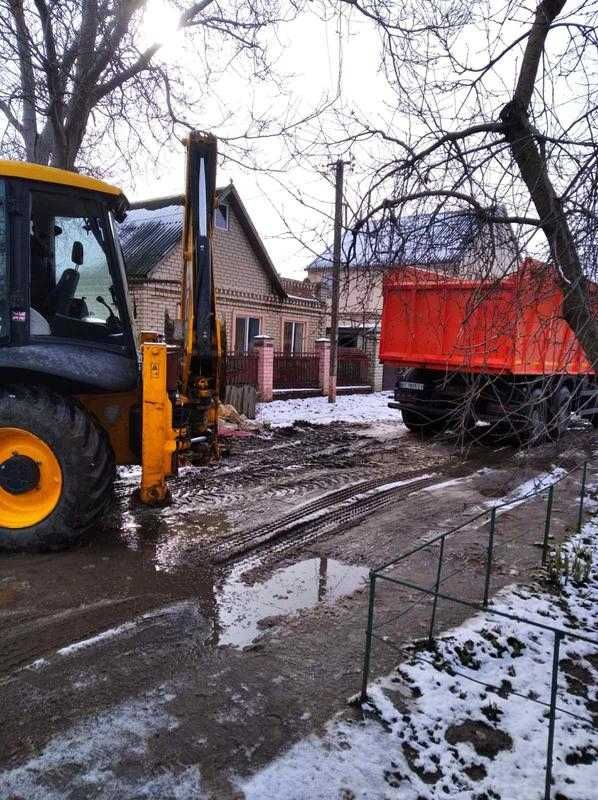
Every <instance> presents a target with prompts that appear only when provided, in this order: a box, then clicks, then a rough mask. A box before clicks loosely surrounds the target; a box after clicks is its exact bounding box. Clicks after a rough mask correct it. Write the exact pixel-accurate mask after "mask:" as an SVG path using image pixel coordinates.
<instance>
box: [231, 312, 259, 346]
mask: <svg viewBox="0 0 598 800" xmlns="http://www.w3.org/2000/svg"><path fill="white" fill-rule="evenodd" d="M252 319H254V320H256V321H257V327H258V332H257V333H256V334H255V335H256V336H259V335H260V334H261V332H262V322H263V320H262V318H261V317H260V316H253V315H251V314H249V313H240V314H236V313H235V315H234V317H233V333H234V344H233V348H234V352H235V353H249V321H250V320H252ZM238 320H244V321H245V326H244V327H245V330H244V334H243V349H241V350H240V349H239V348H238V346H237V321H238ZM254 338H255V337H254Z"/></svg>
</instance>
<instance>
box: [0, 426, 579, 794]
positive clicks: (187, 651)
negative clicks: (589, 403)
mask: <svg viewBox="0 0 598 800" xmlns="http://www.w3.org/2000/svg"><path fill="white" fill-rule="evenodd" d="M592 448H593V441H592V439H591V435H589V434H587V433H586V432H583V431H580V432H573V433H571V434H570V435H569V437H568V438H567V439H566V440H565V442H564V444H563V445H562V446H561V451H560V452H558V451H557V449H556V448H555V446H553V445H546V446H544V447H542V448H537V449H536V450H535V451H534V452H533V453H530V454H520V453H517V452H516V451H515V450H513V449H508V448H503V449H501V450H500V451H499V452H493V451H489V450H484V449H478V450H476V451H472V452H470V453H468V454H467V456H466V457H462V456H460V455H459V454H458V453H457V452H456V451H455V448H454V446H453V443H452V442H451V441H449V440H446V441H436V442H429V441H427V442H425V441H424V442H422V441H418V440H417V438H415V437H413V436H411V435H406V434H405V433H404V431H403V429H402V428H398V429H393V427H392V426H388V425H385V426H380V428H379V430H378V432H375V431H374V432H373V431H372V430H371V429H370V428H368V427H367V426H364V427H360V426H346V425H331V426H327V427H323V428H311V427H301V426H298V427H295V428H293V429H290V430H285V431H277V432H272V433H269V434H267V435H265V436H256V437H253V438H248V439H243V440H242V441H241V440H239V441H233V443H232V445H231V454H230V455H229V456H228V457H227V458H226V459H225V460H223V461H222V462H221V463H220V464H219V465H215V466H210V467H206V468H202V469H188V470H186V471H185V472H184V473H183V474H182V476H181V478H180V480H179V481H178V483H176V484H174V485H173V495H174V503H173V505H172V506H170V507H168V508H165V509H158V510H156V509H144V508H138V507H134V506H132V505H131V502H130V495H131V492H132V489H133V488H134V486H135V483H136V481H137V480H138V475H137V474H136V472H135V471H133V470H129V471H125V472H124V473H123V476H122V478H121V479H120V481H119V484H118V486H117V493H116V497H115V501H114V508H113V510H112V513H111V515H110V517H109V518H107V519H106V520H105V523H104V525H103V527H102V528H101V529H98V530H97V531H94V532H93V535H92V536H90V537H88V538H87V539H86V540H85V541H83V542H81V544H80V545H79V546H78V547H76V548H73V549H71V550H69V551H65V552H62V553H53V554H44V555H38V556H31V555H27V556H21V555H16V556H2V557H1V558H0V634H1V637H2V648H1V649H0V703H1V704H2V708H3V720H4V724H3V729H2V737H1V739H0V765H1V767H2V769H3V770H4V772H3V774H4V776H5V777H6V776H10V780H11V781H12V783H11V784H6V785H10V786H11V787H13V789H12V790H13V792H14V794H19V793H21V794H22V795H23V796H27V797H28V798H31V799H32V800H34V798H37V797H39V798H45V797H49V796H50V788H51V790H52V792H54V793H55V794H54V795H51V796H57V797H63V796H67V792H68V796H69V797H88V796H94V797H112V796H119V797H123V798H126V797H131V798H133V797H139V796H144V797H160V798H161V799H162V798H169V797H175V790H174V788H173V787H175V786H178V787H179V788H178V789H177V791H179V792H183V789H181V787H184V786H185V785H186V783H185V782H186V781H191V784H190V785H193V786H194V787H196V786H197V785H198V783H197V781H199V782H200V784H201V788H202V790H203V792H204V793H205V795H206V796H207V797H210V798H216V799H217V800H220V799H221V798H222V800H227V798H233V797H238V796H239V795H238V789H237V779H236V776H243V775H247V774H249V773H251V772H253V771H255V770H256V769H258V768H259V767H260V766H263V765H265V764H267V763H268V762H269V761H270V760H271V759H273V758H275V757H276V756H277V755H279V754H281V753H282V752H283V751H284V750H285V749H287V748H288V747H289V746H290V745H291V744H293V743H294V742H296V741H297V740H299V739H300V738H302V737H304V736H306V735H308V734H310V733H312V732H314V731H317V730H318V729H319V728H320V727H321V726H322V725H323V724H324V723H325V722H326V721H327V720H328V719H329V718H330V717H331V716H332V715H333V714H334V713H336V712H338V711H340V710H343V709H346V705H345V702H346V699H347V698H348V697H349V696H350V695H352V694H354V693H355V692H356V691H357V690H358V688H359V684H360V671H361V663H362V656H363V645H364V632H365V621H366V617H367V583H366V581H367V576H368V572H369V570H370V569H371V568H373V567H375V566H377V565H379V564H381V563H384V562H386V561H388V560H390V559H393V558H396V556H397V554H398V553H399V552H405V550H406V549H408V548H410V547H412V546H414V545H416V544H419V543H421V542H422V541H425V540H427V539H428V538H429V537H430V536H431V535H432V534H433V533H435V532H437V531H440V530H448V529H449V528H450V527H452V526H453V525H455V524H457V523H458V522H459V521H461V520H464V519H466V518H467V517H469V516H472V515H473V513H474V512H475V511H476V509H478V508H480V507H482V506H483V504H487V503H488V502H491V501H492V499H493V498H498V497H500V496H502V495H504V494H505V493H508V492H509V491H511V490H513V489H514V488H515V487H516V486H518V485H520V484H521V483H522V482H523V481H525V480H527V479H528V478H530V477H531V476H533V475H536V474H538V473H539V472H543V471H546V470H547V469H550V467H551V466H552V465H559V464H565V465H571V464H572V463H575V462H578V461H581V460H582V458H583V457H584V456H585V455H586V454H587V453H588V452H591V451H592ZM414 470H426V471H427V472H430V473H434V474H435V475H437V478H438V486H439V488H438V489H437V488H435V486H431V487H428V488H426V489H424V490H422V491H417V492H414V493H413V495H410V496H408V497H406V498H405V499H403V500H401V501H400V502H397V503H396V504H394V505H390V506H387V507H385V508H384V509H383V510H382V511H381V512H380V513H377V514H376V515H374V516H372V517H370V518H368V519H367V520H365V521H360V522H359V523H358V525H357V526H355V527H351V526H350V525H347V526H345V528H344V529H341V530H336V531H334V532H333V533H332V534H328V535H326V536H325V537H323V538H319V539H316V540H315V541H313V542H311V543H310V544H309V545H308V546H307V547H303V548H299V549H293V547H292V546H291V545H289V547H287V548H286V549H284V550H283V551H278V552H276V553H269V554H268V553H267V552H266V553H264V554H263V555H262V557H261V558H259V559H257V560H256V559H255V558H254V557H253V558H252V560H251V562H249V561H248V562H247V563H244V562H243V561H239V562H236V563H235V564H234V565H232V566H229V567H227V566H224V567H215V566H214V565H213V564H212V563H210V561H209V558H208V554H209V553H213V552H214V548H215V546H216V549H217V545H218V542H219V541H223V540H225V539H226V537H227V536H229V535H231V534H232V533H235V532H237V531H239V530H247V529H251V528H253V527H256V526H257V525H259V524H262V523H263V522H269V521H271V520H272V519H275V518H278V517H282V516H284V515H285V514H288V513H289V512H290V511H292V510H295V509H296V508H297V507H298V506H299V505H300V504H303V503H307V502H309V501H311V500H313V499H315V498H317V497H318V496H320V495H321V494H322V493H324V492H327V491H330V490H331V489H336V488H339V487H343V486H345V485H348V484H350V483H353V482H359V481H363V480H364V479H366V478H367V479H369V478H372V477H376V476H384V475H387V474H388V475H391V474H392V475H396V474H400V473H401V472H404V473H405V474H409V473H411V472H413V471H414ZM455 476H457V477H455ZM576 491H577V478H571V479H567V480H565V481H563V482H562V483H561V484H559V488H558V489H557V491H556V492H555V501H554V519H553V525H552V533H553V534H554V537H555V539H554V541H555V542H558V541H561V540H562V539H563V538H564V537H566V536H568V535H569V534H570V533H571V532H572V530H573V529H574V527H575V524H576V507H575V503H574V498H575V496H576ZM544 510H545V506H544V502H543V501H542V500H533V501H530V502H529V503H527V504H525V505H519V506H516V507H513V508H512V509H507V510H506V511H505V512H504V513H503V514H502V515H501V516H500V517H499V519H498V525H497V531H496V538H495V545H496V549H495V555H494V569H493V573H492V581H491V586H490V590H491V592H495V591H497V590H498V589H499V588H500V587H502V586H504V585H506V584H507V583H510V582H513V581H525V580H526V579H528V578H529V576H530V575H531V574H532V571H533V570H536V569H537V568H538V565H539V561H540V551H539V550H538V548H537V547H534V541H537V539H538V531H541V530H543V520H544ZM487 539H488V527H487V525H483V524H481V525H480V526H478V527H473V526H472V527H471V528H470V529H468V528H465V529H464V530H463V532H462V534H461V535H460V536H459V537H458V539H457V538H455V539H454V540H453V541H451V543H450V545H449V544H448V540H447V547H446V550H445V554H444V556H445V570H446V571H445V572H444V573H443V575H444V578H446V579H447V581H448V582H447V586H450V590H451V593H454V594H458V595H459V596H463V597H465V598H467V597H469V598H473V597H474V596H475V597H479V596H480V592H481V591H483V578H484V567H485V564H486V556H487V550H486V546H487ZM437 558H438V547H430V548H427V549H424V550H422V551H421V552H420V553H419V555H418V557H417V558H416V559H413V560H411V561H410V563H409V565H408V567H407V566H406V567H405V568H404V571H403V572H401V569H398V570H397V571H396V572H395V573H394V574H395V575H396V576H400V575H401V574H403V575H406V574H408V575H409V576H410V579H411V580H412V581H414V582H418V583H422V584H424V585H426V584H429V582H430V580H432V581H433V579H434V576H435V570H436V565H437ZM380 583H382V585H381V586H380V587H379V591H378V601H377V606H376V614H377V624H378V625H379V626H380V627H379V629H378V632H379V633H380V635H381V636H383V635H385V634H386V633H388V634H392V638H393V640H398V641H405V642H406V641H407V640H409V639H412V638H414V637H418V636H423V635H426V634H427V631H428V626H429V615H430V606H429V604H428V603H421V602H417V603H415V601H416V600H417V598H416V596H415V594H414V593H413V592H411V591H410V590H408V589H400V590H397V588H396V587H395V586H392V585H390V584H386V585H384V584H383V582H380ZM414 603H415V605H414ZM408 605H414V607H413V609H412V611H411V612H410V613H409V614H407V615H406V616H402V617H401V618H400V620H398V619H397V617H398V615H399V614H403V612H404V611H405V608H406V607H407V606H408ZM465 614H466V612H465V611H464V609H463V608H462V607H457V606H456V605H455V604H452V603H448V602H447V603H440V604H439V607H438V610H437V617H436V628H437V630H440V629H442V628H444V627H446V626H449V625H452V624H455V623H457V622H459V621H461V620H462V619H463V618H464V616H465ZM397 658H398V656H397V654H396V653H395V652H394V651H392V650H390V648H384V647H383V645H382V644H380V645H379V644H377V645H376V647H375V651H374V653H373V661H372V668H373V673H372V674H373V676H375V675H378V674H386V673H388V672H389V671H390V670H391V668H392V667H393V666H394V665H395V663H396V661H397ZM571 677H577V676H573V675H572V676H571ZM351 713H357V712H351ZM480 724H487V723H480ZM65 753H68V757H66V755H65ZM197 769H198V772H199V775H200V776H201V779H199V778H197V781H196V782H195V783H193V780H195V779H194V777H193V776H194V775H195V772H194V770H197ZM19 770H21V771H19ZM395 778H396V780H399V776H395ZM6 780H8V778H7V779H6ZM1 781H2V774H0V786H2V783H1ZM148 787H149V788H148ZM152 792H153V793H152ZM0 796H2V793H1V791H0ZM176 796H179V797H187V796H189V797H191V796H193V797H195V796H198V792H197V791H196V789H193V791H192V792H191V791H190V792H189V794H188V795H186V794H184V793H183V794H179V795H176Z"/></svg>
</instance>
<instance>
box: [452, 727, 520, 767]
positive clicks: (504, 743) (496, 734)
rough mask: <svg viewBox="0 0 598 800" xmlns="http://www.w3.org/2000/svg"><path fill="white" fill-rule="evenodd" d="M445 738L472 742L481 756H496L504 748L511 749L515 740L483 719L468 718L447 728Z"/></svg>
mask: <svg viewBox="0 0 598 800" xmlns="http://www.w3.org/2000/svg"><path fill="white" fill-rule="evenodd" d="M445 739H446V740H447V742H448V743H449V744H462V743H463V742H467V743H468V744H470V745H471V746H472V747H473V749H474V750H475V751H476V753H477V754H478V755H479V756H484V758H496V756H497V755H498V754H499V753H500V752H501V751H502V750H510V749H511V748H512V747H513V740H512V739H511V737H510V736H509V734H508V733H505V732H504V731H501V730H500V728H495V727H492V726H491V725H489V724H488V723H487V722H484V721H483V720H479V719H476V720H467V721H466V722H462V723H460V724H459V725H451V726H450V728H447V730H446V734H445Z"/></svg>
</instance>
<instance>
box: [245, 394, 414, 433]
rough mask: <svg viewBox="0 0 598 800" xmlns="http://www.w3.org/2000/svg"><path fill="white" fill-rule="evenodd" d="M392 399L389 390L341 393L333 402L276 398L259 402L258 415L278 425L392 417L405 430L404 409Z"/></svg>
mask: <svg viewBox="0 0 598 800" xmlns="http://www.w3.org/2000/svg"><path fill="white" fill-rule="evenodd" d="M390 399H391V397H390V395H389V393H388V392H372V393H371V394H347V395H339V396H338V397H337V398H336V403H329V402H328V398H327V397H306V398H303V399H291V400H274V401H273V402H272V403H258V405H257V412H256V419H257V421H258V422H262V423H269V424H270V425H271V426H272V427H274V428H284V427H289V426H290V425H293V424H294V423H295V422H300V421H303V422H309V423H310V424H312V425H330V424H331V423H332V422H348V423H353V424H356V423H370V422H385V421H390V422H395V423H396V425H397V433H400V432H404V431H405V430H406V428H405V426H404V425H403V423H402V421H401V414H400V412H399V411H397V410H396V409H392V408H389V407H388V401H389V400H390Z"/></svg>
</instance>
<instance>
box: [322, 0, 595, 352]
mask: <svg viewBox="0 0 598 800" xmlns="http://www.w3.org/2000/svg"><path fill="white" fill-rule="evenodd" d="M345 6H346V8H347V9H351V12H352V13H354V10H355V9H357V10H358V12H359V13H360V14H361V15H363V16H364V17H366V18H368V19H369V20H371V22H372V23H373V24H374V25H375V26H376V27H377V29H378V30H379V32H380V36H381V41H382V48H383V65H384V71H385V76H386V79H387V81H388V84H389V87H390V88H391V90H392V92H393V96H394V108H393V115H392V117H391V119H392V125H386V124H376V125H373V124H372V123H371V121H370V120H368V119H365V120H363V119H359V117H358V116H357V115H356V114H354V113H353V114H351V115H350V116H347V117H346V118H345V122H344V134H343V135H340V136H338V137H337V138H336V141H335V145H336V149H337V152H339V148H343V147H344V148H345V151H346V150H348V149H353V151H354V152H355V149H356V148H358V147H364V146H365V145H367V144H368V143H373V142H374V143H382V144H383V145H384V149H383V151H382V152H383V153H384V155H383V156H381V157H380V156H377V160H376V162H375V163H374V164H373V165H372V170H371V176H372V177H371V179H370V181H369V185H368V186H367V190H366V191H365V192H364V194H363V197H362V202H361V206H360V207H359V208H358V209H357V211H356V222H355V224H354V229H355V230H356V231H367V230H368V229H369V227H370V226H372V225H373V227H375V228H376V229H377V230H379V231H383V230H385V226H386V224H387V223H388V222H391V223H393V224H394V223H396V222H397V221H398V222H399V223H400V220H401V218H402V217H404V216H407V215H409V216H411V215H413V214H414V213H416V214H419V213H422V212H425V213H426V214H427V215H428V216H427V218H428V219H429V220H431V221H432V222H433V221H434V219H435V217H436V215H437V214H439V213H441V212H444V211H446V210H454V209H455V208H462V209H463V208H466V209H469V210H470V211H472V212H474V213H475V215H476V216H477V218H478V219H479V220H480V221H481V222H483V223H486V224H488V225H489V226H492V225H499V226H501V225H508V226H512V227H513V230H514V235H515V236H516V238H517V240H518V242H519V243H520V245H521V246H522V247H523V248H527V249H528V250H530V251H531V252H535V253H536V254H539V255H541V256H544V257H545V258H546V259H547V260H550V261H551V263H552V264H553V265H554V266H555V267H556V270H557V274H558V281H559V285H560V288H561V289H562V291H563V293H564V298H565V300H564V307H563V314H564V317H565V319H566V320H567V322H568V323H569V325H570V326H571V328H572V329H573V330H574V331H575V333H576V335H577V337H578V338H579V341H580V342H581V344H582V346H583V348H584V350H585V352H586V354H587V356H588V359H589V361H590V363H591V364H592V365H593V366H594V367H595V368H598V318H597V316H596V310H595V307H594V309H592V302H591V296H590V295H591V286H590V284H589V282H588V281H589V279H591V278H596V276H597V272H598V270H597V259H596V252H597V251H596V245H597V244H598V242H597V238H598V237H597V233H598V224H597V222H598V219H597V216H596V198H597V188H598V182H597V179H596V178H597V170H596V165H597V158H598V143H597V141H596V139H595V129H596V122H597V109H598V102H597V101H598V85H597V84H596V81H595V69H596V56H595V54H596V48H597V46H598V31H597V23H598V4H597V3H596V2H582V1H581V0H542V2H540V3H537V4H535V7H533V8H531V9H530V8H529V7H528V6H526V5H524V4H522V3H520V2H514V0H506V2H496V1H495V0H473V1H472V0H434V2H430V3H421V2H417V1H414V2H406V3H401V4H395V3H391V2H388V0H345ZM380 150H381V148H379V149H378V152H380ZM542 234H543V236H542ZM481 263H482V259H480V264H481Z"/></svg>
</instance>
